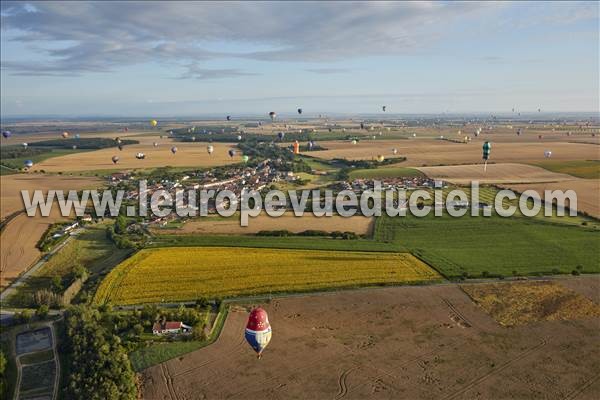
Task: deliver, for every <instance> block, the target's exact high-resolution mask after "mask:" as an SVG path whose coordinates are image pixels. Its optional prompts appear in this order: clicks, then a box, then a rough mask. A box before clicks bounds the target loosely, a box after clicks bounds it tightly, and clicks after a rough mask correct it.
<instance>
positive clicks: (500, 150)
mask: <svg viewBox="0 0 600 400" xmlns="http://www.w3.org/2000/svg"><path fill="white" fill-rule="evenodd" d="M485 140H489V141H491V142H492V155H491V159H490V160H491V161H493V162H497V163H506V162H532V161H539V160H544V159H545V158H544V151H545V150H547V149H549V150H551V151H552V159H553V160H597V159H599V158H600V148H599V147H598V146H597V145H594V144H581V143H568V142H544V141H539V142H523V143H517V142H516V141H512V142H510V143H494V139H493V138H484V139H481V138H477V139H475V140H473V141H472V142H471V143H468V144H464V143H453V142H449V141H442V140H432V139H418V138H417V139H405V140H379V139H376V140H361V141H360V142H359V143H358V144H356V145H353V144H352V143H350V142H349V141H323V142H319V145H321V146H323V147H325V148H327V149H328V150H324V151H315V152H311V153H310V155H311V156H314V157H318V158H323V159H333V158H346V159H351V160H365V159H367V160H370V159H375V158H376V157H377V155H378V154H383V155H384V156H386V157H388V158H392V157H393V155H392V149H393V148H396V149H398V155H397V156H398V157H400V156H402V157H407V160H406V162H404V163H402V166H407V167H408V166H417V167H421V166H431V165H450V164H474V163H479V162H480V161H481V147H482V145H483V142H484V141H485Z"/></svg>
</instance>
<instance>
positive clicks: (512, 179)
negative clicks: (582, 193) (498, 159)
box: [418, 163, 573, 185]
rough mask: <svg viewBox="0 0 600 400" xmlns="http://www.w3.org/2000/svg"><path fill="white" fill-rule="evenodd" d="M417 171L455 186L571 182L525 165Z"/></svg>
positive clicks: (541, 169) (565, 176)
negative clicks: (473, 183) (477, 182)
mask: <svg viewBox="0 0 600 400" xmlns="http://www.w3.org/2000/svg"><path fill="white" fill-rule="evenodd" d="M418 169H419V171H421V172H423V173H424V174H425V175H427V176H428V177H430V178H433V179H442V180H445V181H448V182H452V183H456V184H467V185H468V184H470V183H471V181H479V183H480V184H482V183H526V182H558V181H566V180H573V177H572V176H569V175H565V174H559V173H556V172H550V171H547V170H545V169H543V168H540V167H535V166H531V165H525V164H510V163H507V164H488V166H487V170H486V171H485V172H484V170H483V164H481V163H480V164H474V165H452V166H446V167H421V168H418Z"/></svg>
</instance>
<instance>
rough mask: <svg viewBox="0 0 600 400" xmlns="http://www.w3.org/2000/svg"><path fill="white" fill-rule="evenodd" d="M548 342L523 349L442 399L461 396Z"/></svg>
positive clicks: (447, 399)
mask: <svg viewBox="0 0 600 400" xmlns="http://www.w3.org/2000/svg"><path fill="white" fill-rule="evenodd" d="M547 343H548V342H547V341H546V340H545V339H543V340H542V341H541V342H540V343H539V344H537V345H536V346H534V347H532V348H530V349H528V350H525V351H524V352H522V353H521V354H519V355H518V356H516V357H514V358H512V359H510V360H508V361H505V362H504V363H503V364H501V365H500V366H499V367H497V368H492V370H491V371H489V372H487V373H485V374H483V375H481V376H480V377H478V378H476V379H474V380H472V381H471V382H469V383H468V384H467V385H465V386H463V387H462V388H461V389H458V390H457V391H455V392H454V393H451V394H449V395H448V396H446V397H444V398H443V399H444V400H451V399H456V398H459V397H461V396H462V395H464V393H465V392H466V391H468V390H469V389H472V388H474V387H475V386H477V385H479V384H480V383H481V382H483V381H485V380H486V379H488V378H489V377H490V376H493V375H495V374H497V373H498V372H501V371H503V370H505V369H506V368H508V367H509V366H511V365H512V364H514V363H515V362H517V361H520V360H522V359H524V358H525V357H527V356H528V355H530V354H532V353H534V352H535V351H537V350H539V349H540V348H542V347H544V346H545V345H546V344H547Z"/></svg>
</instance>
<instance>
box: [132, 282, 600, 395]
mask: <svg viewBox="0 0 600 400" xmlns="http://www.w3.org/2000/svg"><path fill="white" fill-rule="evenodd" d="M562 282H567V283H568V284H569V286H570V287H572V288H573V290H574V291H575V292H576V293H580V294H581V295H584V296H585V291H580V289H579V288H580V287H582V286H585V287H586V288H587V287H590V288H591V289H592V291H591V292H592V293H595V295H594V296H595V297H593V298H591V299H590V300H593V301H596V302H598V301H599V300H600V298H598V293H600V280H599V279H598V278H597V277H585V278H578V279H568V278H567V279H562V280H559V281H558V284H562ZM249 306H250V305H249ZM261 306H262V307H264V308H265V309H266V310H267V312H268V313H269V320H270V323H271V325H272V327H273V339H272V340H271V343H270V344H269V346H268V347H267V349H266V350H265V352H264V353H263V357H262V359H261V360H260V361H257V360H256V356H255V355H254V353H253V352H252V350H251V349H250V348H249V347H248V346H247V345H246V343H245V342H244V340H243V337H242V332H243V331H244V326H245V323H246V320H247V316H248V314H247V310H246V309H240V308H232V310H231V311H230V313H229V316H228V319H227V321H226V323H225V326H224V330H223V331H222V333H221V336H220V337H219V339H218V340H217V342H216V343H215V344H213V345H211V346H209V347H206V348H203V349H200V350H198V351H195V352H193V353H190V354H186V355H183V356H181V357H177V358H174V359H172V360H170V361H168V362H165V363H163V364H160V365H156V366H154V367H151V368H149V369H147V370H145V371H143V373H142V377H143V380H142V397H143V398H147V399H163V398H189V399H192V398H325V399H363V398H377V399H398V398H405V399H446V400H449V399H476V398H480V399H509V398H511V399H529V398H536V397H543V398H547V399H565V398H567V399H570V398H577V399H592V398H594V397H595V394H596V393H598V390H600V381H598V379H597V371H598V368H599V367H600V365H599V363H598V360H599V358H600V348H599V347H598V346H597V345H596V343H598V341H599V340H600V333H599V332H598V329H597V328H598V323H599V321H600V320H599V319H598V318H597V317H593V316H587V317H586V316H584V317H583V318H582V319H578V320H576V321H541V322H537V323H534V324H526V325H519V326H515V327H514V328H510V329H507V328H505V327H503V326H501V325H500V324H498V323H497V322H496V321H495V320H494V319H493V318H491V317H490V316H488V315H487V313H486V312H485V311H484V310H483V309H482V308H481V307H479V306H478V305H477V304H475V303H473V302H472V301H471V300H470V298H469V297H468V296H467V295H466V294H465V293H464V292H463V291H462V290H461V289H460V288H459V287H458V286H450V285H445V286H425V287H397V288H381V289H373V290H368V291H364V290H359V291H346V292H342V293H335V294H333V293H326V294H322V295H311V296H302V297H290V298H282V299H273V300H272V301H271V302H270V303H269V304H261ZM248 309H249V307H248ZM567 371H568V372H567ZM542 394H543V395H542Z"/></svg>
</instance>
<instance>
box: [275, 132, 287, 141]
mask: <svg viewBox="0 0 600 400" xmlns="http://www.w3.org/2000/svg"><path fill="white" fill-rule="evenodd" d="M277 137H278V138H279V140H283V138H284V137H285V133H284V132H279V133H277Z"/></svg>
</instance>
